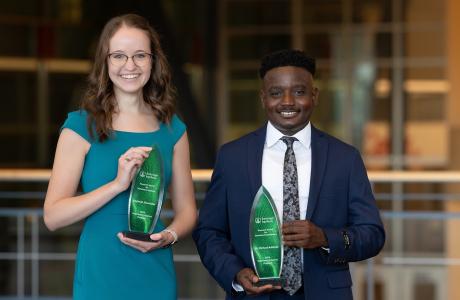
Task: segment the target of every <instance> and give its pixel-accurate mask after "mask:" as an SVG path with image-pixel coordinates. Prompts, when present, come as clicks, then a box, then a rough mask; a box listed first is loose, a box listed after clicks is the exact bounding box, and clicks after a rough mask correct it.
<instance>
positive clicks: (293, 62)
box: [259, 49, 316, 79]
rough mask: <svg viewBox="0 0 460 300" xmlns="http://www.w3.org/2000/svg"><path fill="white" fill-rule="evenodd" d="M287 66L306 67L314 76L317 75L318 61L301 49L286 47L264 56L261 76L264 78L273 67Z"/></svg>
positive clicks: (261, 64)
mask: <svg viewBox="0 0 460 300" xmlns="http://www.w3.org/2000/svg"><path fill="white" fill-rule="evenodd" d="M286 66H293V67H300V68H304V69H305V70H307V71H308V72H310V74H311V75H312V76H314V75H315V71H316V62H315V59H314V58H312V57H309V56H308V55H306V54H305V52H303V51H301V50H292V49H285V50H280V51H276V52H272V53H270V54H268V55H266V56H264V57H263V58H262V61H261V63H260V69H259V76H260V78H261V79H263V78H264V76H265V74H266V73H267V72H268V71H270V70H271V69H274V68H278V67H286Z"/></svg>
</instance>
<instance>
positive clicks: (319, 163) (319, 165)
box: [306, 126, 328, 220]
mask: <svg viewBox="0 0 460 300" xmlns="http://www.w3.org/2000/svg"><path fill="white" fill-rule="evenodd" d="M327 150H328V142H327V139H326V137H325V136H324V133H322V132H321V131H319V130H318V129H316V128H315V127H313V126H312V127H311V178H310V195H309V197H308V206H307V216H306V218H307V220H310V219H311V217H312V215H313V212H314V211H315V207H316V203H317V202H318V196H319V192H320V190H321V183H322V181H323V177H324V173H325V170H326V161H327Z"/></svg>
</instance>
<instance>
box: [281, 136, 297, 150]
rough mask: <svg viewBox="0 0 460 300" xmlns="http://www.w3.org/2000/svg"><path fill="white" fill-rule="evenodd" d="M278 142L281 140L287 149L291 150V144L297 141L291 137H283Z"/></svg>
mask: <svg viewBox="0 0 460 300" xmlns="http://www.w3.org/2000/svg"><path fill="white" fill-rule="evenodd" d="M280 140H282V141H283V142H284V143H285V144H286V146H287V147H288V148H292V144H294V142H295V141H297V139H296V138H295V137H292V136H283V137H282V138H281V139H280Z"/></svg>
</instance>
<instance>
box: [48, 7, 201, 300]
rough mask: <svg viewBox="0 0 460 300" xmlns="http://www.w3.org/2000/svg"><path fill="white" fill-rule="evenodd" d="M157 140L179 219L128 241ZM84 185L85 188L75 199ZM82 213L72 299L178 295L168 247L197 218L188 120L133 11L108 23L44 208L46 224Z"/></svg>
mask: <svg viewBox="0 0 460 300" xmlns="http://www.w3.org/2000/svg"><path fill="white" fill-rule="evenodd" d="M153 144H156V145H157V146H158V148H159V151H160V153H161V155H162V158H163V164H164V174H165V182H166V187H168V186H170V194H171V199H172V205H173V209H174V212H175V217H174V220H173V221H172V222H171V224H170V225H169V226H168V228H165V227H164V225H163V224H162V222H161V221H159V222H158V223H157V225H156V228H155V230H154V232H155V233H154V234H152V235H151V236H150V238H151V239H152V241H148V242H143V241H137V240H134V239H129V238H126V237H124V235H123V234H122V232H123V231H126V230H127V227H128V218H127V211H128V198H129V189H128V187H129V186H130V184H131V181H132V179H133V177H134V175H135V174H136V171H137V170H138V168H139V167H140V165H141V164H142V162H143V161H144V159H145V158H146V157H148V155H149V151H150V150H151V148H150V146H151V145H153ZM80 181H81V185H82V189H83V193H82V194H81V195H76V191H77V187H78V185H79V182H80ZM83 219H85V224H84V227H83V231H82V233H81V236H80V242H79V246H78V251H77V259H76V268H75V276H74V299H130V298H132V299H146V298H147V297H148V298H150V299H152V298H155V299H175V298H177V296H176V278H175V271H174V265H173V259H172V252H171V248H170V247H168V246H170V245H171V244H173V243H175V242H176V241H177V239H180V238H181V237H183V236H184V235H186V234H187V233H189V232H190V231H191V230H192V228H193V226H194V225H195V221H196V204H195V199H194V191H193V183H192V178H191V173H190V160H189V143H188V139H187V133H186V132H185V125H184V124H183V123H182V122H181V120H179V118H178V117H177V116H176V115H175V114H174V103H173V87H172V84H171V75H170V71H169V67H168V63H167V61H166V58H165V55H164V53H163V51H162V49H161V46H160V43H159V38H158V35H157V33H156V32H155V31H154V30H153V29H152V27H151V26H150V25H149V24H148V22H147V21H146V20H145V19H144V18H142V17H140V16H138V15H134V14H128V15H122V16H119V17H115V18H113V19H111V20H110V21H109V22H108V23H107V24H106V25H105V27H104V29H103V31H102V34H101V37H100V39H99V43H98V46H97V50H96V57H95V62H94V66H93V69H92V71H91V74H90V76H89V86H88V90H87V93H86V97H85V99H84V101H83V104H82V109H81V110H80V111H75V112H71V113H69V115H68V118H67V120H66V121H65V123H64V125H63V127H62V131H61V134H60V137H59V141H58V144H57V148H56V155H55V160H54V165H53V171H52V174H51V179H50V182H49V186H48V192H47V195H46V200H45V205H44V220H45V223H46V226H47V227H48V228H49V229H50V230H56V229H58V228H61V227H64V226H67V225H70V224H73V223H75V222H78V221H80V220H83Z"/></svg>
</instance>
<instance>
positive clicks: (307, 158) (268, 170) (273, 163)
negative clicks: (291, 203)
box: [262, 122, 311, 223]
mask: <svg viewBox="0 0 460 300" xmlns="http://www.w3.org/2000/svg"><path fill="white" fill-rule="evenodd" d="M283 136H285V135H284V134H282V133H281V132H280V131H279V130H278V129H276V128H275V127H274V126H273V125H272V124H271V123H270V122H268V125H267V135H266V138H265V145H264V152H263V157H262V185H263V186H264V187H265V188H266V189H267V190H268V192H269V193H270V195H271V196H272V198H273V201H274V202H275V205H276V209H277V210H278V216H279V217H280V221H281V223H282V222H283V167H284V154H285V152H286V149H287V146H286V144H285V143H284V142H283V141H281V140H280V138H282V137H283ZM293 137H295V138H297V140H298V141H295V142H294V144H293V149H294V154H295V159H296V164H297V177H298V186H299V208H300V219H301V220H305V217H306V215H307V205H308V196H309V194H310V177H311V125H310V123H308V125H307V126H305V128H304V129H302V130H300V131H299V132H297V133H296V134H294V135H293Z"/></svg>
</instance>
